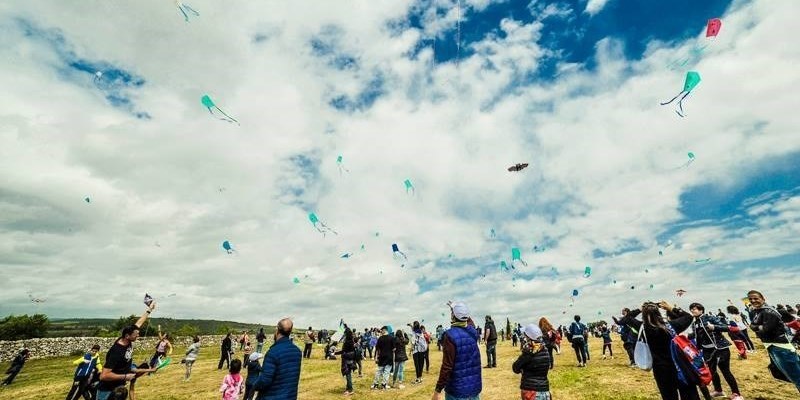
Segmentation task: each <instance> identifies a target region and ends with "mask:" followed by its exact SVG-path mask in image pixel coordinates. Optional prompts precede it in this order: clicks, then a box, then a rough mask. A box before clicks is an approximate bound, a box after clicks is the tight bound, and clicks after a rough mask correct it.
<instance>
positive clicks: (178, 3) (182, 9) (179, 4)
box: [175, 0, 200, 22]
mask: <svg viewBox="0 0 800 400" xmlns="http://www.w3.org/2000/svg"><path fill="white" fill-rule="evenodd" d="M175 5H176V6H177V7H178V10H179V11H180V12H181V14H183V19H185V20H186V22H189V15H188V14H186V11H189V12H190V13H192V14H194V15H195V17H199V16H200V13H199V12H197V11H195V10H194V9H193V8H192V7H189V6H188V5H186V4H183V2H181V1H180V0H175Z"/></svg>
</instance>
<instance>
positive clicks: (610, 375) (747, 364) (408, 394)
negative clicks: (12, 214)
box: [0, 339, 800, 400]
mask: <svg viewBox="0 0 800 400" xmlns="http://www.w3.org/2000/svg"><path fill="white" fill-rule="evenodd" d="M590 343H591V354H592V356H593V358H592V360H591V361H590V362H589V367H588V368H577V367H575V358H574V353H572V349H571V348H564V351H563V352H562V354H561V355H557V356H556V368H555V370H554V371H552V372H551V373H550V385H551V391H552V393H553V396H554V398H556V399H559V400H578V399H586V400H590V399H591V400H612V399H614V400H645V399H659V396H658V394H657V392H656V388H655V382H654V381H653V377H652V374H651V373H649V372H644V371H639V370H636V369H631V368H629V367H628V366H627V357H625V355H624V351H623V350H622V346H621V343H620V342H619V341H617V342H614V352H615V354H616V355H617V357H616V358H615V359H614V360H601V359H600V341H599V340H595V339H593V340H592V341H591V342H590ZM481 349H482V354H483V347H482V348H481ZM182 350H183V349H176V351H175V354H174V355H173V359H174V360H175V361H178V360H180V358H181V357H180V355H181V354H182ZM146 351H148V352H149V351H150V349H146ZM430 355H431V370H430V373H428V374H423V380H424V383H423V384H422V385H411V384H410V382H411V381H413V379H414V367H413V362H411V361H410V360H409V362H408V363H406V379H405V381H406V387H405V389H402V390H390V391H388V392H380V391H370V390H369V386H370V384H371V383H372V377H373V374H374V372H375V362H374V361H368V360H365V361H364V363H363V365H364V377H363V378H356V377H354V385H355V391H356V394H355V395H354V396H353V397H352V398H357V399H390V400H400V399H429V398H430V397H431V393H432V392H433V387H434V385H435V382H436V379H437V377H438V371H439V365H440V363H441V353H439V352H438V351H437V350H436V349H435V347H434V349H433V350H432V351H431V354H430ZM517 355H518V350H517V349H514V348H512V347H511V343H510V342H501V343H500V344H499V345H498V368H495V369H484V370H483V371H482V372H483V386H484V389H483V393H482V394H481V398H482V399H484V400H499V399H518V398H519V389H518V388H519V375H515V374H514V373H513V372H511V364H512V363H513V362H514V360H515V359H516V357H517ZM148 356H149V354H147V353H146V352H144V351H139V352H137V354H136V356H135V359H136V361H138V362H141V361H143V360H145V359H146V358H147V357H148ZM237 356H239V357H241V353H237ZM321 356H322V346H317V347H315V348H314V354H313V358H312V359H311V360H303V369H302V376H301V382H300V396H299V398H300V399H302V400H312V399H336V398H341V397H343V396H342V392H343V391H344V378H343V377H342V376H341V374H340V373H339V361H338V360H336V361H325V360H322V359H321ZM218 359H219V347H218V346H216V345H214V346H209V347H204V348H203V349H202V351H201V352H200V358H199V359H198V361H197V363H195V366H194V372H193V374H192V379H191V381H189V382H182V381H181V380H182V378H183V372H184V370H183V366H182V365H181V364H174V365H170V366H168V367H167V368H165V369H164V370H162V371H160V372H158V373H157V374H155V375H153V376H149V377H147V376H146V377H143V378H141V379H139V383H138V384H137V388H136V391H137V398H138V399H139V400H148V399H158V400H162V399H163V400H187V399H219V398H220V396H219V394H218V392H217V391H218V389H219V385H220V383H221V382H222V378H223V376H224V371H218V370H217V361H218ZM71 360H72V358H69V357H62V358H52V359H47V360H31V361H29V362H28V363H27V364H26V365H25V368H24V369H23V370H22V373H21V374H20V375H19V376H17V380H16V381H15V382H14V384H13V385H12V386H10V387H6V388H0V399H4V400H5V399H13V400H34V399H35V400H42V399H63V398H64V397H65V395H66V393H67V391H69V388H70V385H71V383H72V373H73V371H74V369H73V367H72V365H71V363H70V361H71ZM731 363H732V369H733V373H734V374H735V375H736V378H737V380H738V381H739V386H740V388H741V389H742V395H743V396H744V397H745V398H746V399H748V400H754V399H764V400H783V399H796V398H798V397H800V396H798V393H797V390H796V389H795V388H794V387H793V386H792V385H790V384H788V383H785V382H781V381H776V380H774V379H773V378H772V377H771V376H770V375H769V372H768V371H767V368H766V366H767V363H768V360H767V356H766V353H765V352H764V350H763V349H761V350H759V352H757V353H756V354H754V355H751V357H750V358H749V359H747V360H743V361H740V360H732V361H731ZM5 368H6V365H3V366H2V369H3V370H5ZM723 388H724V390H725V392H726V393H728V394H730V390H729V388H728V387H727V384H726V383H725V382H724V380H723Z"/></svg>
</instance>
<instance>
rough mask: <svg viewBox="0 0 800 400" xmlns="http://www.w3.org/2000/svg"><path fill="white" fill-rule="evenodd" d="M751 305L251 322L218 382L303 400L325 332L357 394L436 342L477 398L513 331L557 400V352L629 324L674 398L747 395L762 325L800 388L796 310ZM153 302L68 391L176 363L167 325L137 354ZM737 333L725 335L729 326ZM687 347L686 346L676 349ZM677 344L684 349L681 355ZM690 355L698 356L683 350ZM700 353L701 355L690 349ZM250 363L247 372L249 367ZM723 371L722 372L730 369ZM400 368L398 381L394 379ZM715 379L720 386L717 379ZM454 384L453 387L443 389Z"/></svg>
mask: <svg viewBox="0 0 800 400" xmlns="http://www.w3.org/2000/svg"><path fill="white" fill-rule="evenodd" d="M747 300H748V303H747V305H746V306H745V309H744V312H742V311H740V310H739V308H738V307H736V306H735V305H734V304H733V303H731V302H730V301H729V304H728V305H727V307H726V311H727V312H723V311H722V309H718V310H717V311H718V312H717V313H713V312H710V311H709V310H707V309H706V307H705V306H704V305H703V304H700V303H691V304H689V306H688V311H687V310H684V309H682V308H680V307H678V306H675V305H673V304H670V303H668V302H666V301H661V302H658V303H653V302H645V303H643V304H642V305H641V306H640V307H638V308H624V309H622V311H621V315H620V316H619V317H616V316H615V317H613V324H612V325H611V326H609V325H608V324H605V323H594V324H589V325H588V326H587V325H586V324H585V323H583V322H581V317H580V316H578V315H575V316H574V318H573V321H572V322H571V323H570V324H569V326H563V325H562V326H559V327H558V328H554V327H553V325H552V323H551V322H550V321H549V320H548V319H547V318H544V317H542V318H540V319H539V320H538V323H535V324H529V325H526V326H524V327H523V326H522V325H521V324H516V325H515V326H514V327H513V328H512V329H507V330H501V331H500V332H498V331H497V328H496V326H495V323H494V320H493V319H492V317H491V316H488V315H487V316H485V319H484V325H483V328H480V327H478V326H477V325H476V324H475V322H474V320H473V319H472V316H471V315H470V311H469V309H468V307H467V305H466V304H464V303H462V302H455V303H448V305H449V306H450V319H451V321H450V327H449V328H447V329H445V328H444V327H443V326H441V325H439V326H437V327H436V328H435V330H434V331H433V333H430V332H428V330H427V329H426V327H425V326H424V325H422V324H421V323H420V322H419V321H414V322H411V323H409V324H408V325H407V330H405V331H404V330H403V329H397V330H395V329H394V328H393V327H392V326H391V325H384V326H382V327H380V328H366V329H364V330H363V332H362V331H359V330H356V329H352V328H350V327H348V326H347V325H346V324H343V326H342V328H343V332H340V334H339V335H337V334H336V333H334V334H332V335H331V334H330V332H328V331H325V330H321V331H314V330H313V329H312V328H311V327H309V328H308V330H306V331H305V332H304V333H302V334H301V335H302V339H301V340H302V341H303V342H304V345H305V346H304V349H303V351H301V350H300V348H299V347H298V346H297V345H296V344H294V342H293V338H294V337H295V336H294V334H293V323H292V321H291V320H290V319H288V318H287V319H282V320H280V321H279V322H278V323H277V330H276V332H275V334H274V336H273V344H272V345H271V346H270V347H269V349H268V350H267V352H266V353H262V350H263V348H264V343H265V342H266V339H267V336H266V334H265V333H264V330H263V329H261V330H260V331H259V333H258V334H257V335H256V341H257V346H256V348H255V351H253V349H252V348H251V345H250V340H249V335H248V332H246V331H245V332H242V335H241V336H239V337H238V342H239V350H240V351H241V352H243V357H242V359H238V358H233V357H232V355H233V353H234V350H233V346H234V339H233V335H232V334H231V333H229V334H228V335H227V336H226V337H225V338H224V339H223V340H222V343H221V348H220V350H221V355H220V360H219V364H218V369H222V367H223V365H224V366H225V367H226V368H227V372H228V373H227V374H226V375H225V376H224V378H223V380H222V384H221V386H220V388H219V392H220V394H221V396H222V399H223V400H237V399H239V398H240V397H241V396H243V398H244V399H245V400H252V399H263V400H266V399H296V398H297V393H298V389H299V380H300V369H301V363H302V359H303V358H311V357H312V352H313V344H314V343H317V342H318V341H319V338H320V336H323V335H324V336H325V343H326V346H325V350H324V353H323V355H322V357H323V358H324V359H330V360H339V361H340V365H341V369H340V372H341V375H342V376H343V378H344V381H345V383H344V386H345V389H344V395H346V396H350V395H352V394H353V393H354V387H353V376H354V374H356V373H357V374H358V375H357V376H358V377H362V376H363V375H364V374H363V361H364V360H374V362H375V363H376V369H375V374H374V378H373V380H372V385H371V388H372V389H373V390H387V389H390V388H394V389H403V388H405V363H406V362H407V361H408V360H409V354H410V355H411V360H412V362H413V366H414V380H413V381H412V382H411V383H412V384H421V383H422V381H423V376H424V373H427V372H429V370H430V356H429V354H430V347H431V346H432V345H433V342H434V341H435V343H436V347H437V349H438V351H441V352H442V363H441V367H440V368H439V374H438V377H437V380H436V384H435V389H434V393H433V394H432V400H437V399H442V398H446V399H448V400H474V399H478V398H479V396H480V393H481V391H482V388H483V382H482V373H481V370H482V368H496V367H497V354H496V347H497V342H498V340H506V339H509V340H511V341H512V345H514V346H519V349H520V354H519V356H518V358H517V359H516V360H515V361H514V362H513V364H512V371H513V373H516V374H521V378H520V386H519V388H520V398H521V399H523V400H549V399H551V393H550V385H549V381H548V373H549V371H550V370H552V369H553V368H554V366H555V362H554V357H553V353H554V352H555V353H560V349H561V348H560V343H561V341H562V338H566V339H567V340H568V341H569V342H570V343H571V345H572V348H573V350H574V352H575V357H576V361H577V366H578V367H587V366H588V364H589V361H590V354H589V351H588V349H589V346H588V343H589V340H590V338H591V337H595V338H599V339H601V340H602V341H603V347H602V348H603V354H602V356H603V359H605V358H606V352H608V356H609V357H611V358H613V347H612V345H611V344H612V342H613V338H612V333H614V334H617V335H619V338H620V339H621V341H622V344H623V348H624V349H625V352H626V353H627V356H628V359H629V361H630V366H631V367H638V368H641V369H646V370H650V371H652V374H653V378H654V381H655V386H656V388H657V390H658V392H659V393H660V396H661V398H662V399H664V400H678V399H681V400H692V399H697V400H699V399H700V396H703V397H704V398H705V399H711V398H714V397H721V396H724V395H725V394H724V390H723V387H722V378H724V380H725V383H726V384H727V386H728V388H729V389H730V392H731V395H730V397H729V398H730V399H731V400H742V399H743V397H742V395H741V392H740V388H739V382H738V381H737V379H736V376H735V375H734V374H733V372H732V371H731V357H732V353H731V350H730V348H731V347H734V348H735V349H736V353H737V355H738V358H739V359H746V358H747V356H748V354H752V353H753V352H755V351H756V346H755V345H754V343H753V341H752V340H751V338H750V331H752V332H753V333H754V334H755V335H756V336H757V337H758V338H759V339H760V340H761V342H762V343H763V345H764V347H765V351H766V352H767V354H768V356H769V360H770V363H769V365H768V366H767V367H768V368H769V371H770V372H771V374H772V376H773V377H774V378H775V379H778V380H783V381H787V382H790V383H792V384H794V385H795V387H796V388H797V389H798V391H800V357H799V356H798V353H797V350H798V348H800V320H798V319H797V310H798V309H800V304H798V305H797V306H795V307H792V306H789V305H778V306H776V307H771V306H768V305H767V304H766V299H765V297H764V296H763V294H761V293H760V292H758V291H755V290H752V291H750V292H749V293H748V298H747ZM155 306H156V304H155V302H153V303H151V304H149V305H148V308H147V310H146V311H145V312H144V314H142V316H141V317H140V318H139V319H138V320H137V321H136V323H135V324H133V325H131V326H128V327H125V328H124V329H122V332H121V334H120V336H119V337H118V338H117V340H116V341H115V342H114V344H113V345H112V346H111V348H109V349H108V352H107V353H106V355H105V359H104V360H103V362H101V359H100V356H99V351H100V346H99V345H95V346H93V347H92V348H91V349H90V350H89V351H88V352H87V353H86V354H85V355H84V356H83V357H80V358H78V359H77V360H75V361H74V362H73V364H74V365H75V366H76V367H75V373H74V377H73V382H72V386H71V388H70V389H69V392H68V394H67V397H66V399H67V400H74V399H79V398H81V397H83V398H84V399H87V400H116V399H128V398H130V399H133V400H135V386H136V381H137V379H138V378H140V377H142V376H143V375H146V374H150V373H153V372H156V371H157V370H158V369H160V368H161V367H163V366H165V364H167V363H168V361H167V360H168V359H169V356H170V355H171V354H172V353H173V345H172V342H171V338H170V335H169V334H163V333H162V332H161V327H160V326H159V328H158V338H159V339H158V342H157V344H156V349H155V353H154V354H153V356H152V357H151V359H150V361H149V362H147V363H142V364H140V365H136V364H135V363H134V362H133V345H134V343H135V342H136V341H137V339H138V338H139V330H140V329H141V327H142V326H144V324H145V323H146V322H147V319H148V317H149V316H150V314H151V313H152V312H153V310H154V309H155ZM725 335H727V337H726V336H725ZM481 344H483V345H484V346H485V348H484V352H485V354H486V358H485V359H486V364H485V365H482V362H481V349H480V345H481ZM676 351H677V353H676ZM199 352H200V338H199V337H196V336H195V337H194V338H193V341H192V344H191V345H190V346H189V347H188V348H187V349H186V351H185V354H184V357H183V359H182V360H181V363H182V364H183V365H184V368H185V375H184V380H189V379H190V377H191V373H192V366H193V364H194V363H195V361H196V360H197V357H198V354H199ZM676 354H678V356H676ZM684 355H686V356H687V357H689V359H687V360H685V361H686V362H684V361H682V360H683V359H684ZM29 357H30V351H28V350H27V349H23V350H21V351H20V352H19V354H18V355H17V356H16V357H15V358H14V360H13V361H12V363H11V366H10V367H9V368H8V370H7V371H6V374H7V375H8V376H7V377H6V379H5V380H4V381H3V383H2V384H3V385H10V384H11V383H12V382H13V381H14V378H15V377H16V376H17V374H19V372H20V371H21V370H22V367H23V365H24V364H25V361H26V360H27V359H28V358H29ZM692 357H694V358H692ZM243 370H245V371H246V372H247V376H246V377H243V376H242V373H243ZM720 375H721V376H720ZM390 379H391V381H390ZM709 388H710V389H709ZM445 395H446V397H444V396H445Z"/></svg>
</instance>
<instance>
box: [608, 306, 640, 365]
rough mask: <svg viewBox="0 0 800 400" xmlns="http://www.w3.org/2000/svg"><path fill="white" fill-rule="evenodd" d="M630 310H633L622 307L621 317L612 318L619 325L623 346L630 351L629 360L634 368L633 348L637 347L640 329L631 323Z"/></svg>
mask: <svg viewBox="0 0 800 400" xmlns="http://www.w3.org/2000/svg"><path fill="white" fill-rule="evenodd" d="M630 312H631V310H630V309H629V308H627V307H626V308H623V309H622V317H621V318H619V319H617V317H613V316H612V317H611V318H612V319H613V320H614V323H616V324H617V325H619V335H620V337H621V338H622V347H623V348H624V349H625V352H626V353H628V360H629V361H630V364H629V366H630V367H631V368H634V367H636V362H635V361H634V359H633V349H634V348H635V347H636V341H637V337H638V335H639V330H638V329H636V328H635V327H634V326H632V325H630V319H631V317H629V316H628V314H630ZM637 314H638V312H637Z"/></svg>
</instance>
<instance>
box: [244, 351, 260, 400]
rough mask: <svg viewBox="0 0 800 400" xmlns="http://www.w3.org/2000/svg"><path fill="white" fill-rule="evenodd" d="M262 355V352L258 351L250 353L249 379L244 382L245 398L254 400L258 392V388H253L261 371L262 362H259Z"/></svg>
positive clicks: (245, 399)
mask: <svg viewBox="0 0 800 400" xmlns="http://www.w3.org/2000/svg"><path fill="white" fill-rule="evenodd" d="M260 357H261V354H259V353H258V352H256V353H253V354H250V358H248V361H247V380H246V381H245V383H244V400H253V397H254V395H255V394H256V390H255V389H254V388H253V386H254V385H255V384H256V381H257V380H258V374H260V373H261V364H259V363H258V359H259V358H260Z"/></svg>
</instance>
